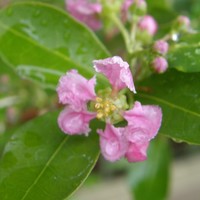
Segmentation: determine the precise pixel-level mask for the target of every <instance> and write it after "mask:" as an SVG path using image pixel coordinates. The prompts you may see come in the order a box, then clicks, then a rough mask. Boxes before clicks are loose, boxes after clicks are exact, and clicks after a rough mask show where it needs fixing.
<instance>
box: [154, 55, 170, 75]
mask: <svg viewBox="0 0 200 200" xmlns="http://www.w3.org/2000/svg"><path fill="white" fill-rule="evenodd" d="M152 67H153V69H154V70H155V72H157V73H163V72H165V71H166V70H167V68H168V63H167V60H166V59H165V58H163V57H156V58H155V59H154V60H153V62H152Z"/></svg>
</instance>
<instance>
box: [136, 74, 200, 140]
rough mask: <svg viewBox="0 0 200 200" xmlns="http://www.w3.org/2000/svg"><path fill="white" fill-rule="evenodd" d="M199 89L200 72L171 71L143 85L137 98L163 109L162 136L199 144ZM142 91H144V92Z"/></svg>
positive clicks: (141, 84) (154, 77) (139, 87)
mask: <svg viewBox="0 0 200 200" xmlns="http://www.w3.org/2000/svg"><path fill="white" fill-rule="evenodd" d="M199 88H200V73H183V72H177V71H175V70H169V71H168V72H166V73H164V74H162V75H154V76H152V77H150V78H149V79H147V80H145V81H144V82H141V83H140V84H139V86H138V95H137V98H138V99H139V100H141V101H142V102H143V103H145V104H155V105H157V104H158V105H160V106H161V107H162V111H163V121H162V126H161V130H160V133H162V134H164V135H167V136H170V137H172V138H174V139H177V140H182V141H186V142H189V143H194V144H200V134H199V133H200V123H199V122H200V106H199V105H200V90H199ZM140 89H141V91H139V90H140ZM143 89H145V90H144V91H143V92H142V90H143ZM145 91H147V92H145Z"/></svg>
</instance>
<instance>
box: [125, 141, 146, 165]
mask: <svg viewBox="0 0 200 200" xmlns="http://www.w3.org/2000/svg"><path fill="white" fill-rule="evenodd" d="M148 146H149V142H145V143H142V144H135V143H130V145H129V148H128V151H127V152H126V154H125V157H126V158H127V160H128V162H140V161H144V160H146V159H147V154H146V151H147V148H148Z"/></svg>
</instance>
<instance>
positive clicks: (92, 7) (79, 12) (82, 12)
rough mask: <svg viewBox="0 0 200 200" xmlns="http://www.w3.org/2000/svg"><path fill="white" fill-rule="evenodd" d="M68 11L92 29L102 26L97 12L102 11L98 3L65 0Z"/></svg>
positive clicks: (82, 0)
mask: <svg viewBox="0 0 200 200" xmlns="http://www.w3.org/2000/svg"><path fill="white" fill-rule="evenodd" d="M65 3H66V8H67V10H68V11H69V13H70V14H71V15H72V16H73V17H75V18H76V19H77V20H79V21H80V22H83V23H84V24H86V25H87V26H88V27H90V28H91V29H92V30H94V31H96V30H99V29H100V28H101V26H102V23H101V20H100V19H99V14H100V13H101V11H102V6H101V4H100V3H91V2H90V1H89V0H65Z"/></svg>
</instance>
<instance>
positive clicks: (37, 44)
mask: <svg viewBox="0 0 200 200" xmlns="http://www.w3.org/2000/svg"><path fill="white" fill-rule="evenodd" d="M0 27H1V28H2V29H4V30H6V31H8V32H11V33H12V34H14V35H16V36H18V37H20V38H22V39H24V40H26V41H28V42H29V43H31V44H33V45H34V46H37V47H39V48H41V49H43V50H45V51H47V52H48V53H51V54H53V55H54V56H58V57H60V58H62V59H63V60H65V61H67V62H70V63H72V64H73V65H75V66H76V67H78V68H80V69H81V68H83V67H82V66H81V65H79V64H78V63H75V62H73V61H72V60H71V59H70V58H69V57H67V56H66V55H65V54H61V53H60V52H57V51H50V50H49V49H48V48H46V47H45V46H42V45H40V44H39V43H36V42H35V41H34V40H30V39H29V38H28V37H26V36H25V35H23V34H21V33H20V32H18V31H16V30H14V29H13V28H10V27H8V26H6V25H5V24H3V23H2V22H0ZM84 70H85V71H87V72H88V73H90V74H91V75H93V73H92V72H91V70H89V68H86V67H85V68H84Z"/></svg>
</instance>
